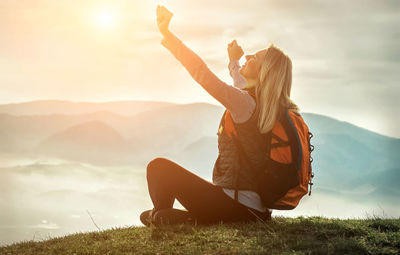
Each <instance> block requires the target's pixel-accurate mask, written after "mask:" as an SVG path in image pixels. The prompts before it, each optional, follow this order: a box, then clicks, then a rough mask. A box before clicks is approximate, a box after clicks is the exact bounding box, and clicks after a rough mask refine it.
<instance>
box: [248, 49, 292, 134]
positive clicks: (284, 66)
mask: <svg viewBox="0 0 400 255" xmlns="http://www.w3.org/2000/svg"><path fill="white" fill-rule="evenodd" d="M291 88H292V61H291V60H290V58H289V57H288V56H287V55H286V54H285V53H283V51H282V50H280V49H279V48H277V47H275V46H274V45H273V44H271V45H270V46H269V47H268V49H267V52H266V55H265V60H264V61H263V63H262V65H261V68H260V72H259V74H258V81H257V85H256V87H255V94H256V100H257V103H258V104H259V115H258V129H259V131H260V133H262V134H265V133H268V132H269V131H270V130H272V128H273V126H274V124H275V121H276V119H277V118H278V117H279V114H280V113H281V111H282V110H283V109H285V108H289V109H290V110H294V111H297V112H298V111H299V108H298V106H297V105H296V104H295V103H294V102H293V101H292V100H291V99H290V90H291Z"/></svg>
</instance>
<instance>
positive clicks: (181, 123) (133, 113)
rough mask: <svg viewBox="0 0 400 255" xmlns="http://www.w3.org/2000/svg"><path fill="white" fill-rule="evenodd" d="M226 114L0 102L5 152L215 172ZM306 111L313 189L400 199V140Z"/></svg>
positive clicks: (129, 105)
mask: <svg viewBox="0 0 400 255" xmlns="http://www.w3.org/2000/svg"><path fill="white" fill-rule="evenodd" d="M223 111H224V109H223V108H222V107H219V106H215V105H211V104H206V103H194V104H173V103H165V102H150V101H149V102H146V101H123V102H109V103H85V102H81V103H74V102H67V101H52V100H46V101H34V102H27V103H19V104H8V105H0V139H1V141H2V142H1V143H0V153H12V154H16V155H21V156H23V155H29V156H32V155H34V156H40V157H51V158H59V159H65V160H73V161H79V162H86V163H91V164H96V165H129V164H134V163H138V162H139V163H141V164H145V163H146V162H148V161H149V160H151V159H152V158H154V157H157V156H164V157H169V158H171V159H173V160H175V161H177V162H179V163H181V164H183V165H184V166H185V167H187V168H190V169H191V168H195V169H197V171H198V172H199V173H201V175H202V176H208V177H210V176H211V170H212V166H213V164H214V161H215V159H216V157H217V136H216V132H217V127H218V123H219V119H220V117H221V115H222V113H223ZM302 116H303V118H304V119H305V121H306V122H307V123H308V125H309V128H310V131H311V132H312V133H313V134H314V137H313V139H312V143H313V144H314V146H315V150H314V152H313V154H312V155H313V158H314V163H313V169H314V172H315V188H316V189H319V190H320V191H321V192H336V193H337V194H342V195H345V196H351V197H354V198H359V199H381V198H382V199H392V200H391V201H399V199H398V196H399V195H400V188H399V185H398V183H399V182H400V157H399V152H400V139H397V138H392V137H387V136H383V135H380V134H378V133H374V132H371V131H369V130H367V129H364V128H361V127H357V126H355V125H352V124H351V123H348V122H343V121H339V120H336V119H333V118H330V117H328V116H323V115H318V114H313V113H303V114H302Z"/></svg>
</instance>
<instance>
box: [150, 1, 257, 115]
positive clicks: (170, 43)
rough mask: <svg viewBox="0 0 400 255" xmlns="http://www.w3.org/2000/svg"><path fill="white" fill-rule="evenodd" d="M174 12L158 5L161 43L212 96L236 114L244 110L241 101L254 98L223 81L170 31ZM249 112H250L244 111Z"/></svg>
mask: <svg viewBox="0 0 400 255" xmlns="http://www.w3.org/2000/svg"><path fill="white" fill-rule="evenodd" d="M172 16H173V14H172V13H171V12H170V11H168V10H167V9H166V8H165V7H163V6H158V7H157V24H158V28H159V30H160V32H161V34H162V35H163V36H164V38H163V40H162V42H161V44H162V45H164V46H165V47H166V48H167V49H168V50H169V51H170V52H171V53H172V54H173V55H174V56H175V57H176V58H177V59H178V61H179V62H181V64H182V65H183V66H184V67H185V68H186V70H187V71H188V72H189V73H190V75H191V76H192V77H193V79H194V80H195V81H196V82H198V83H199V84H200V85H201V86H202V87H203V88H204V89H205V90H206V91H207V92H208V93H209V94H210V95H211V96H213V97H214V98H215V99H216V100H218V101H219V102H220V103H221V104H222V105H224V106H225V108H227V109H228V110H229V111H230V112H231V113H233V114H234V115H240V114H242V112H243V111H244V109H243V107H241V106H242V104H241V103H240V101H246V102H245V103H248V100H252V99H251V97H250V96H249V95H248V94H247V92H245V91H242V90H240V89H238V88H235V87H233V86H230V85H227V84H226V83H224V82H223V81H221V80H220V79H219V78H218V77H217V76H216V75H215V74H214V73H213V72H211V71H210V70H209V68H208V67H207V65H206V64H205V63H204V61H203V60H202V59H201V58H200V57H199V56H198V55H197V54H196V53H194V52H193V51H192V50H190V49H189V48H188V47H186V46H185V45H184V44H183V43H182V41H181V40H179V39H178V38H177V37H176V36H175V35H174V34H172V33H171V32H170V31H169V28H168V26H169V23H170V21H171V18H172ZM244 114H248V113H244Z"/></svg>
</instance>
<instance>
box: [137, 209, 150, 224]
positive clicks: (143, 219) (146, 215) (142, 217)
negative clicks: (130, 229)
mask: <svg viewBox="0 0 400 255" xmlns="http://www.w3.org/2000/svg"><path fill="white" fill-rule="evenodd" d="M152 216H153V210H147V211H144V212H142V213H141V214H140V221H141V222H142V223H143V224H144V225H145V226H147V227H150V225H151V224H153V222H152V221H153V220H152Z"/></svg>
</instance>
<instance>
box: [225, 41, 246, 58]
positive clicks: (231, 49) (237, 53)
mask: <svg viewBox="0 0 400 255" xmlns="http://www.w3.org/2000/svg"><path fill="white" fill-rule="evenodd" d="M243 54H244V52H243V49H242V47H240V46H239V45H238V44H237V42H236V40H233V41H232V42H231V43H230V44H228V55H229V59H236V60H239V59H240V58H241V57H242V56H243Z"/></svg>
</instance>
